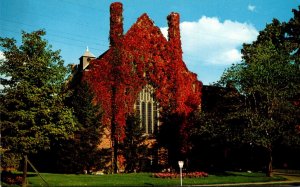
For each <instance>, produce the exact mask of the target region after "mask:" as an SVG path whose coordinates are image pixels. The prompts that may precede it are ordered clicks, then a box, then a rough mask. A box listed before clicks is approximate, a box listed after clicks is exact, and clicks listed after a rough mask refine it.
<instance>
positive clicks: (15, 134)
mask: <svg viewBox="0 0 300 187" xmlns="http://www.w3.org/2000/svg"><path fill="white" fill-rule="evenodd" d="M44 35H45V31H43V30H38V31H34V32H31V33H26V32H22V43H21V45H20V46H18V45H17V41H16V40H15V39H12V38H0V46H1V50H2V51H3V53H4V56H5V58H4V59H1V61H0V73H1V84H2V86H3V87H4V88H3V90H2V93H1V95H0V97H1V103H2V106H1V136H2V137H1V146H2V147H3V148H4V149H5V150H6V151H7V152H12V153H15V154H20V155H22V156H24V158H26V155H28V154H32V153H37V152H38V151H39V150H42V149H48V148H50V142H51V141H52V140H59V139H68V138H69V137H70V136H72V135H73V131H74V130H75V129H74V128H75V121H74V118H73V115H72V110H70V109H69V108H67V107H66V106H65V105H64V102H63V101H64V98H65V96H66V94H65V92H64V89H63V87H64V84H65V79H66V77H67V68H66V67H65V66H64V62H63V60H62V59H61V56H60V51H54V50H52V48H51V45H49V44H48V43H47V41H46V40H45V39H43V36H44ZM24 171H26V164H24ZM25 178H26V172H24V181H25V180H26V179H25ZM23 184H24V185H25V182H24V183H23Z"/></svg>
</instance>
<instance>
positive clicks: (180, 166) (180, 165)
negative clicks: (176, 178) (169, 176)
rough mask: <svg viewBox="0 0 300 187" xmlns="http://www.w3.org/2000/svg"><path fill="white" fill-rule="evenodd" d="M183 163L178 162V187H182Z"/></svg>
mask: <svg viewBox="0 0 300 187" xmlns="http://www.w3.org/2000/svg"><path fill="white" fill-rule="evenodd" d="M183 164H184V162H183V161H178V165H179V169H180V186H182V168H183Z"/></svg>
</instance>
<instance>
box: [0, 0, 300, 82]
mask: <svg viewBox="0 0 300 187" xmlns="http://www.w3.org/2000/svg"><path fill="white" fill-rule="evenodd" d="M112 2H115V1H111V0H0V36H1V37H9V38H15V39H16V40H17V41H18V44H20V43H21V31H22V30H23V31H26V32H32V31H35V30H38V29H44V30H45V31H46V36H45V39H46V40H48V42H49V44H51V45H52V48H53V49H54V50H58V49H60V50H61V56H62V59H63V60H64V61H65V64H66V65H67V64H77V63H79V57H80V56H81V55H82V54H83V53H84V52H85V50H86V48H87V46H88V48H89V51H90V52H92V53H93V54H94V55H95V56H100V55H101V54H102V53H103V52H105V51H106V50H107V49H108V47H109V40H108V38H109V6H110V4H111V3H112ZM119 2H122V3H123V9H124V12H123V17H124V32H125V33H126V31H127V30H128V29H129V28H130V27H131V26H132V25H133V24H134V23H135V22H136V20H137V18H138V17H139V16H141V15H142V14H143V13H147V14H148V15H149V17H150V18H151V19H152V20H153V21H154V23H155V25H156V26H158V27H159V28H161V30H162V33H163V34H164V35H165V37H167V19H166V17H167V16H168V15H169V14H170V13H171V12H178V13H179V14H180V31H181V42H182V48H183V60H184V61H185V63H186V65H187V67H188V69H189V70H190V71H192V72H194V73H197V75H198V79H199V80H201V81H202V82H203V83H204V84H205V85H208V84H211V83H213V82H216V81H218V80H219V79H220V77H221V75H222V73H223V72H224V71H225V69H226V68H229V67H230V66H231V65H232V64H234V63H239V62H241V52H240V51H241V49H242V44H243V43H251V42H253V41H255V40H256V37H257V35H258V33H259V31H261V30H263V29H264V28H265V26H266V24H268V23H271V22H272V19H273V18H277V19H279V20H280V21H288V20H289V19H290V18H292V16H293V14H292V9H297V7H298V6H299V5H300V0H160V1H159V0H120V1H119ZM1 50H2V49H1V48H0V58H3V53H2V52H1Z"/></svg>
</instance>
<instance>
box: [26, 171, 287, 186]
mask: <svg viewBox="0 0 300 187" xmlns="http://www.w3.org/2000/svg"><path fill="white" fill-rule="evenodd" d="M42 176H43V177H44V178H45V180H46V181H47V183H48V184H49V185H50V186H153V185H154V186H170V185H179V184H180V179H179V178H175V179H161V178H154V177H152V174H151V173H131V174H111V175H110V174H109V175H75V174H50V173H43V174H42ZM28 179H29V184H30V186H46V184H45V183H44V182H43V181H42V179H41V178H39V177H38V176H30V177H29V178H28ZM278 180H284V178H281V177H272V178H270V177H266V176H265V174H263V173H246V172H225V173H221V174H216V175H212V174H210V175H209V176H208V177H203V178H184V179H183V184H184V185H193V184H225V183H248V182H266V181H278Z"/></svg>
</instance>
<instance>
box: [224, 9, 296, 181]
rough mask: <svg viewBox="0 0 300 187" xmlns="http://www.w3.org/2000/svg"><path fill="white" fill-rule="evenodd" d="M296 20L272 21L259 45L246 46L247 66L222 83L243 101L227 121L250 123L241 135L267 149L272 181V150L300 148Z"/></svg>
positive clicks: (227, 75) (233, 71) (230, 72)
mask: <svg viewBox="0 0 300 187" xmlns="http://www.w3.org/2000/svg"><path fill="white" fill-rule="evenodd" d="M294 14H295V15H294V18H293V19H291V21H289V22H288V23H281V22H280V21H278V20H277V19H274V20H273V22H272V23H271V24H268V25H267V26H266V28H265V29H264V30H263V31H261V32H260V33H259V36H258V38H257V40H256V41H254V42H253V43H252V44H244V46H243V49H242V55H243V61H242V62H241V63H239V64H235V65H233V66H232V67H231V68H229V69H228V70H227V71H226V72H225V73H224V74H223V76H222V78H221V81H220V83H221V84H222V85H223V86H225V85H230V86H232V87H234V88H235V89H236V90H237V91H238V92H239V94H240V95H242V96H243V97H244V103H242V105H243V107H241V110H240V111H239V112H238V115H236V113H229V114H228V115H229V116H231V117H232V118H238V119H240V120H241V119H242V120H243V121H244V122H246V125H244V126H243V130H242V131H241V136H242V140H243V141H244V142H247V143H251V144H253V145H256V146H259V147H262V148H264V149H265V152H266V154H267V158H268V159H267V165H266V174H267V175H268V176H270V175H271V171H272V151H273V148H274V145H275V144H276V143H278V142H285V143H290V144H291V143H294V144H297V145H299V141H298V140H299V131H298V130H297V125H299V122H300V118H299V116H300V114H299V105H297V104H296V103H297V102H299V99H300V98H299V95H300V67H299V28H298V27H297V24H298V25H299V21H300V20H299V18H300V17H299V10H294ZM296 23H297V24H296ZM296 31H297V32H296Z"/></svg>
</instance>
